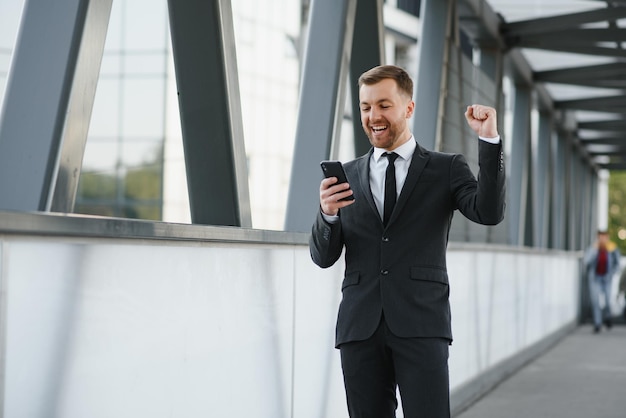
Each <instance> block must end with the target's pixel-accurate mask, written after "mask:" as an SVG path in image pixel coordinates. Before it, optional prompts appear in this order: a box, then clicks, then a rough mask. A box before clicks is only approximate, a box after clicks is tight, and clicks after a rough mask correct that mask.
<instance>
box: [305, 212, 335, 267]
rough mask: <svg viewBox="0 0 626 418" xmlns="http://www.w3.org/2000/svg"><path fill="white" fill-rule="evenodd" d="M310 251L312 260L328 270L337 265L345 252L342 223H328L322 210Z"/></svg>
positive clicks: (311, 240) (312, 234) (310, 239)
mask: <svg viewBox="0 0 626 418" xmlns="http://www.w3.org/2000/svg"><path fill="white" fill-rule="evenodd" d="M309 250H310V252H311V259H312V260H313V262H314V263H315V264H317V265H318V266H320V267H322V268H327V267H330V266H332V265H333V264H335V262H336V261H337V260H338V259H339V257H340V256H341V252H342V250H343V239H342V234H341V221H339V222H337V223H333V224H331V223H328V222H326V220H324V217H323V216H322V212H321V210H320V211H319V212H318V214H317V218H316V219H315V223H314V224H313V229H312V231H311V237H310V238H309Z"/></svg>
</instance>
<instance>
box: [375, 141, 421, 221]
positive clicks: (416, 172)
mask: <svg viewBox="0 0 626 418" xmlns="http://www.w3.org/2000/svg"><path fill="white" fill-rule="evenodd" d="M429 159H430V154H429V153H428V151H427V150H425V149H424V148H422V147H420V145H419V144H417V147H416V148H415V152H414V153H413V158H412V159H411V165H410V166H409V172H408V173H407V175H406V180H405V181H404V186H402V191H401V192H400V196H399V197H398V201H397V202H396V206H395V207H394V208H393V213H392V214H391V218H389V224H391V223H393V221H394V220H395V219H396V217H397V216H398V213H400V211H401V210H402V208H403V207H404V206H405V205H406V202H407V201H408V200H409V196H410V195H411V192H413V189H414V188H415V185H416V184H417V181H418V180H419V177H420V175H421V174H422V171H424V167H426V164H427V163H428V160H429ZM370 194H371V191H370ZM372 201H373V200H372Z"/></svg>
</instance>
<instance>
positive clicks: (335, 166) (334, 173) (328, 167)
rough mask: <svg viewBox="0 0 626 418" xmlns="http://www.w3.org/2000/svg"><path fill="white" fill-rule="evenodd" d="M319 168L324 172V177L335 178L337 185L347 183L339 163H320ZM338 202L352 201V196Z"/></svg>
mask: <svg viewBox="0 0 626 418" xmlns="http://www.w3.org/2000/svg"><path fill="white" fill-rule="evenodd" d="M320 166H321V167H322V171H323V172H324V177H326V178H328V177H337V184H340V183H347V182H348V178H347V177H346V172H345V171H344V170H343V165H341V161H322V162H321V163H320ZM339 200H340V201H342V200H354V196H352V195H350V196H347V197H344V198H343V199H339Z"/></svg>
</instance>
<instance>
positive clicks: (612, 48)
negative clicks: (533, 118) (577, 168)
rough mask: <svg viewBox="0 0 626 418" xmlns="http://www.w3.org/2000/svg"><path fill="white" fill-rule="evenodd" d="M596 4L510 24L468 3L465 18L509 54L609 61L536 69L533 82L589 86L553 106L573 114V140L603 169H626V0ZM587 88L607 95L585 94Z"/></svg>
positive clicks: (482, 40) (472, 30) (482, 38)
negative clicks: (532, 53) (542, 53)
mask: <svg viewBox="0 0 626 418" xmlns="http://www.w3.org/2000/svg"><path fill="white" fill-rule="evenodd" d="M590 3H593V2H590ZM595 3H597V6H593V4H592V5H591V6H592V7H593V9H592V10H589V11H584V12H578V13H571V14H564V15H558V16H549V17H541V18H535V19H529V20H522V21H515V22H506V21H505V20H504V19H503V18H502V16H499V15H497V18H496V19H494V17H493V16H489V14H488V13H487V11H486V10H485V7H483V6H484V4H482V3H481V2H480V1H478V0H467V1H465V5H464V7H463V8H462V9H461V10H462V13H461V15H460V17H461V24H462V26H463V29H464V30H466V32H468V34H469V35H470V37H471V38H472V39H473V41H474V42H475V43H476V44H477V45H478V46H480V47H482V48H485V47H487V48H493V47H497V48H503V49H505V50H507V51H508V53H509V54H521V51H522V50H524V49H536V50H544V51H554V52H565V53H573V54H581V55H587V56H593V57H596V58H597V57H602V58H606V62H604V63H602V64H596V65H585V66H577V67H565V68H558V67H557V68H552V69H549V70H541V71H538V70H534V69H532V68H531V69H529V70H530V75H529V78H530V79H531V80H530V81H532V82H533V83H535V84H536V85H538V86H539V87H541V85H544V86H548V85H550V84H555V85H569V86H579V87H583V89H581V90H580V91H581V94H583V96H582V97H577V98H576V99H571V100H554V99H552V103H551V104H550V107H551V108H553V109H554V110H556V111H562V112H565V113H568V114H569V115H573V117H574V119H575V122H576V123H575V128H574V131H573V132H572V133H573V136H574V138H575V139H576V140H577V141H578V142H579V144H580V145H581V146H582V147H584V148H585V149H586V151H587V153H588V155H589V156H590V158H592V159H593V160H594V162H595V164H596V165H597V166H598V167H599V168H605V169H609V170H626V94H625V92H626V24H624V23H623V22H626V0H617V1H615V0H613V1H597V2H595ZM490 18H491V19H490ZM478 20H480V21H481V22H482V23H483V25H484V26H482V27H481V25H479V24H477V23H476V22H477V21H478ZM485 23H486V25H485ZM620 23H621V25H620ZM586 87H590V88H595V89H597V88H601V89H606V92H605V93H604V94H600V95H598V93H597V92H596V93H594V94H593V95H591V93H589V95H588V96H585V95H584V94H585V93H586V90H585V89H584V88H586ZM596 91H597V90H596ZM546 92H547V89H545V88H544V89H543V90H540V92H539V93H540V95H541V93H543V96H544V97H545V96H546ZM548 96H549V95H548Z"/></svg>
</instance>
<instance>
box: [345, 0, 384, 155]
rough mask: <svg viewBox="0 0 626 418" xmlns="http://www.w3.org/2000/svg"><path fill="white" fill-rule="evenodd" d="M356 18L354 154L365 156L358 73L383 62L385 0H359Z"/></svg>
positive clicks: (352, 57)
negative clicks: (383, 2) (383, 3)
mask: <svg viewBox="0 0 626 418" xmlns="http://www.w3.org/2000/svg"><path fill="white" fill-rule="evenodd" d="M356 7H357V9H356V17H355V19H354V35H353V37H352V52H351V54H350V92H351V96H352V104H351V105H352V125H353V132H354V150H355V155H363V154H365V153H366V152H367V151H368V150H369V149H370V143H369V140H368V138H367V135H365V132H364V131H363V128H362V126H361V118H360V113H361V110H360V109H361V108H360V106H359V89H358V83H357V82H358V79H359V76H360V75H361V74H362V73H363V72H365V71H367V70H369V69H370V68H372V67H375V66H377V65H380V64H381V63H382V62H383V61H384V56H385V53H384V47H383V45H384V34H383V31H384V25H383V5H382V0H359V1H358V2H357V6H356Z"/></svg>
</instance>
